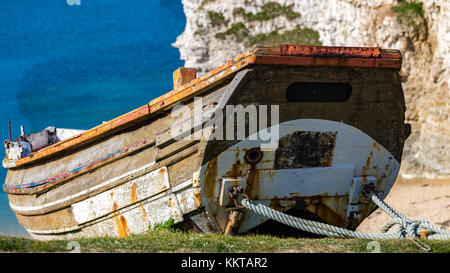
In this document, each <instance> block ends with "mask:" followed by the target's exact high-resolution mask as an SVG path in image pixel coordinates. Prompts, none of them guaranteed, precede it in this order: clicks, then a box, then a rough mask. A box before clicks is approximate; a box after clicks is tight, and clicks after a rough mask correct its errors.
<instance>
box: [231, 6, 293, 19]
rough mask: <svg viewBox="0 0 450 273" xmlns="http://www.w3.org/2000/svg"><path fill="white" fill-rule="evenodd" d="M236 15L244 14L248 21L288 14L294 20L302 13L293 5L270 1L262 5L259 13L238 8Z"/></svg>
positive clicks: (288, 17) (234, 13)
mask: <svg viewBox="0 0 450 273" xmlns="http://www.w3.org/2000/svg"><path fill="white" fill-rule="evenodd" d="M233 15H234V16H242V17H243V18H244V19H245V20H246V21H248V22H252V21H267V20H270V19H272V18H275V17H277V16H283V15H284V16H286V18H287V19H289V20H292V19H294V18H297V17H300V14H299V13H297V12H295V11H293V10H292V6H283V5H280V4H278V3H274V2H269V3H266V4H264V5H263V6H262V7H261V11H259V12H257V13H252V12H245V9H244V8H236V9H234V10H233Z"/></svg>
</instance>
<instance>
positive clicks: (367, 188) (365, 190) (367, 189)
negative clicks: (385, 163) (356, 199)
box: [361, 183, 378, 200]
mask: <svg viewBox="0 0 450 273" xmlns="http://www.w3.org/2000/svg"><path fill="white" fill-rule="evenodd" d="M361 192H362V194H363V195H364V198H366V200H369V199H370V198H369V195H370V193H374V194H375V195H377V194H378V192H377V190H376V189H375V184H373V183H367V184H364V185H363V186H362V191H361Z"/></svg>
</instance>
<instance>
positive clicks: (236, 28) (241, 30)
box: [215, 22, 248, 41]
mask: <svg viewBox="0 0 450 273" xmlns="http://www.w3.org/2000/svg"><path fill="white" fill-rule="evenodd" d="M228 35H232V36H234V37H235V38H236V40H238V41H242V40H243V39H244V38H245V37H247V36H248V29H247V27H246V26H245V25H244V23H242V22H239V23H236V24H234V25H232V26H231V27H230V28H229V29H227V30H226V31H225V32H220V33H217V34H216V35H215V37H216V38H218V39H225V38H226V37H227V36H228Z"/></svg>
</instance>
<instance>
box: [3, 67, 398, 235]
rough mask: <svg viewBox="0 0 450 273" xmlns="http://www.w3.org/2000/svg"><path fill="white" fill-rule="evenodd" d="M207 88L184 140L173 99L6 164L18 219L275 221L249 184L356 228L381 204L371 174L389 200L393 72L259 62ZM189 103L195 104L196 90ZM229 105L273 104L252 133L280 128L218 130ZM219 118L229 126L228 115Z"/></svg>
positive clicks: (76, 231)
mask: <svg viewBox="0 0 450 273" xmlns="http://www.w3.org/2000/svg"><path fill="white" fill-rule="evenodd" d="M324 75H326V77H324ZM297 82H345V83H349V84H351V86H352V94H351V96H350V98H349V99H348V100H346V101H344V102H336V103H334V102H333V103H330V102H320V101H319V102H304V101H301V102H293V101H289V99H288V98H287V97H286V90H287V89H288V88H289V86H291V85H292V84H293V83H297ZM200 97H201V98H202V107H201V111H200V112H201V114H200V115H201V116H202V117H203V118H202V120H201V126H196V125H195V119H196V118H195V117H196V116H197V117H198V112H197V115H194V116H191V117H190V118H189V119H187V120H189V121H192V120H194V122H192V123H189V124H190V125H189V126H188V129H187V130H185V129H183V131H182V132H180V133H179V136H181V135H182V136H183V137H182V138H178V139H177V138H174V134H173V131H172V129H173V125H174V124H176V123H180V121H186V119H180V117H179V116H177V115H173V112H170V111H169V110H171V109H168V110H167V111H165V112H162V113H160V114H159V115H157V116H152V117H150V118H147V119H142V120H140V121H139V122H138V123H136V124H134V125H133V126H131V127H128V128H126V129H123V130H118V131H117V132H115V133H114V134H113V135H108V136H105V137H103V138H99V139H97V140H96V141H92V142H90V143H89V144H87V145H85V146H79V147H76V148H74V149H73V150H71V151H68V152H66V153H59V154H57V155H55V156H52V157H47V158H44V159H42V160H40V161H37V162H35V163H30V164H28V165H26V166H22V167H20V166H18V167H13V168H10V169H9V170H8V174H7V178H6V181H5V187H4V189H5V190H6V191H7V192H8V196H9V201H10V206H11V208H12V210H13V211H14V212H15V213H16V215H17V218H18V220H19V222H20V223H21V224H22V225H23V226H24V227H25V228H26V230H27V231H28V232H29V233H30V234H31V236H32V237H34V238H37V239H40V240H49V239H74V238H80V237H98V236H111V237H126V236H128V235H130V234H138V233H144V232H146V231H148V230H149V228H151V227H153V226H154V225H156V224H158V223H164V222H165V221H167V220H169V219H170V218H171V219H173V220H174V222H175V223H176V224H177V225H179V226H180V227H183V228H187V229H193V230H196V231H200V232H218V233H227V234H231V233H245V232H247V231H249V230H252V229H253V228H255V227H258V226H260V225H261V224H263V223H264V222H266V220H267V219H264V218H261V217H260V216H257V215H255V214H253V213H251V212H250V211H246V210H244V209H237V208H235V203H234V202H233V200H232V199H230V198H229V194H228V193H229V191H230V188H232V187H233V186H238V185H241V186H243V188H244V189H245V193H246V194H247V195H248V196H249V198H250V199H252V200H255V201H258V202H262V203H264V204H266V205H268V206H270V207H272V208H275V209H277V210H280V211H285V212H287V213H294V212H295V211H302V212H308V213H309V214H310V215H311V216H312V217H314V218H315V219H318V220H321V221H323V222H326V223H329V224H333V225H336V226H341V227H347V228H350V229H355V228H356V227H357V225H358V224H359V223H360V222H361V221H362V220H364V218H365V217H367V216H368V215H369V214H370V213H371V212H372V211H373V210H374V206H373V205H372V204H371V203H370V202H368V201H366V200H365V199H364V196H363V195H362V192H361V188H363V187H364V185H366V184H369V183H372V184H373V185H374V186H375V188H376V190H377V191H378V193H379V196H380V197H382V198H384V197H385V196H386V195H387V194H388V192H389V190H390V188H391V187H392V185H393V183H394V181H395V179H396V177H397V174H398V170H399V166H400V161H401V154H402V151H403V144H404V140H405V139H406V137H407V130H406V127H405V124H404V111H405V106H404V99H403V92H402V89H401V84H400V81H399V77H398V71H397V70H392V69H369V68H345V69H344V68H336V67H309V68H308V69H298V68H297V67H289V66H271V65H259V66H255V67H251V68H246V69H242V70H240V71H238V72H236V73H234V74H230V76H227V77H225V78H224V79H222V80H221V81H220V82H219V83H217V84H214V85H211V86H209V87H208V88H207V90H205V91H204V92H203V93H202V94H201V96H200ZM182 103H184V104H185V106H186V107H187V109H189V110H190V111H192V112H195V111H194V110H195V107H196V106H195V101H194V98H193V97H189V98H187V99H185V100H184V101H182ZM230 105H232V106H236V105H242V106H244V107H247V106H249V105H253V106H254V107H255V109H256V111H257V113H260V111H262V110H268V109H270V107H271V106H277V107H278V111H279V113H278V114H279V116H278V121H277V122H275V123H273V122H272V123H271V124H270V125H268V126H269V127H268V129H269V130H266V128H265V127H264V126H262V124H261V122H260V121H259V120H258V123H257V128H258V130H256V131H253V134H256V135H258V136H261V135H264V133H266V134H267V132H275V131H277V132H278V133H277V134H276V135H272V136H271V139H270V140H271V142H273V143H276V146H274V147H273V146H271V147H268V146H267V145H266V144H267V141H266V140H267V139H266V140H263V139H261V138H258V137H256V138H255V137H254V136H253V134H252V133H250V131H251V130H250V127H251V122H252V119H251V118H244V119H243V121H242V123H243V125H244V128H246V130H245V133H244V135H243V136H242V137H241V138H240V139H229V140H223V139H217V129H218V127H217V121H218V119H217V120H216V123H212V124H210V123H208V121H210V120H212V119H213V118H216V117H217V113H218V111H224V109H226V106H230ZM263 106H267V107H266V108H264V107H263ZM268 115H269V116H270V117H269V120H271V117H272V116H273V113H269V114H268ZM222 118H223V124H226V122H227V115H226V114H224V115H222ZM182 123H183V124H184V123H185V122H182ZM238 123H239V122H237V121H235V122H234V123H233V124H234V125H237V124H238ZM197 125H198V124H197ZM233 130H234V129H233ZM225 131H226V130H225ZM196 133H199V134H200V135H201V136H202V137H201V138H196V137H194V136H195V135H196ZM224 135H226V132H224ZM186 136H191V138H189V137H186ZM251 152H253V153H251ZM240 198H242V196H239V197H238V198H237V199H236V201H239V199H240Z"/></svg>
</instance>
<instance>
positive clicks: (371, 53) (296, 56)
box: [3, 44, 402, 169]
mask: <svg viewBox="0 0 450 273" xmlns="http://www.w3.org/2000/svg"><path fill="white" fill-rule="evenodd" d="M249 65H294V66H313V67H318V66H338V67H368V68H388V69H396V70H400V68H401V65H402V56H401V53H400V51H399V50H393V49H382V48H380V47H330V46H306V45H286V44H281V45H255V46H254V47H252V48H251V49H249V50H247V51H246V52H244V53H242V54H241V55H239V56H237V57H235V58H233V59H231V60H229V61H228V62H227V63H225V64H223V65H221V66H218V67H216V68H215V69H213V70H211V71H210V72H208V73H206V74H204V75H202V76H201V77H199V78H196V79H194V80H192V81H190V82H188V83H186V84H184V85H182V86H180V87H178V88H175V89H173V90H171V91H169V92H167V93H165V94H163V95H161V96H159V97H157V98H155V99H153V100H151V101H150V102H149V103H148V104H145V105H143V106H141V107H139V108H137V109H134V110H132V111H130V112H128V113H126V114H123V115H121V116H119V117H116V118H114V119H112V120H110V121H107V122H104V123H102V124H99V125H97V126H95V127H93V128H91V129H89V130H87V131H85V132H82V133H80V134H77V135H74V136H72V137H70V138H68V139H65V140H63V141H60V142H58V143H55V144H53V145H50V146H47V147H45V148H43V149H41V150H39V151H37V152H34V153H31V154H30V155H29V156H27V157H24V158H21V159H19V160H16V161H10V160H7V159H6V158H5V159H4V160H3V167H5V168H8V169H12V168H19V167H23V166H25V165H28V164H30V163H34V162H37V161H40V160H42V159H47V158H49V157H51V156H54V155H56V154H60V153H61V152H63V151H68V150H69V149H74V148H79V147H81V146H84V145H86V144H89V143H91V142H93V141H95V140H98V139H100V138H102V137H106V136H109V135H111V134H112V133H114V132H117V131H119V130H123V129H126V128H128V127H131V126H133V125H135V124H137V123H140V122H141V121H142V120H145V118H148V117H150V116H153V115H155V114H157V113H159V112H160V111H162V110H165V109H168V108H169V107H171V106H173V105H175V104H176V103H179V102H180V101H182V100H186V99H189V98H191V97H192V96H194V95H199V94H201V93H203V92H205V91H207V90H208V89H209V88H210V87H211V86H213V85H214V84H215V83H218V82H220V81H223V80H225V79H226V78H227V77H228V76H230V75H232V74H235V73H236V72H238V71H239V70H241V69H243V68H245V67H247V66H249Z"/></svg>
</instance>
